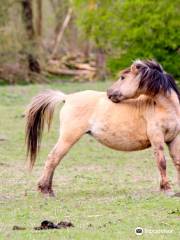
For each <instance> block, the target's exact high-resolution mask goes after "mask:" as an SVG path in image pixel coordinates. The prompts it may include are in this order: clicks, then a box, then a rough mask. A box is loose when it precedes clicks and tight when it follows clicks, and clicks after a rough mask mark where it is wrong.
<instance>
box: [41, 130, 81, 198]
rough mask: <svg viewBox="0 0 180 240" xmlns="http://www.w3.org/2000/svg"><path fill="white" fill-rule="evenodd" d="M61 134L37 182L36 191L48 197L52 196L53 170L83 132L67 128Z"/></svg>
mask: <svg viewBox="0 0 180 240" xmlns="http://www.w3.org/2000/svg"><path fill="white" fill-rule="evenodd" d="M62 133H63V134H60V137H59V139H58V141H57V143H56V145H55V146H54V148H53V149H52V151H51V152H50V154H49V155H48V158H47V160H46V163H45V166H44V170H43V173H42V176H41V178H40V180H39V182H38V190H39V191H40V192H41V193H43V194H45V195H49V196H54V192H53V190H52V179H53V174H54V171H55V168H56V167H57V166H58V164H59V163H60V161H61V159H62V158H63V157H64V156H65V155H66V154H67V153H68V151H69V150H70V148H71V147H72V146H73V144H74V143H75V142H76V141H78V140H79V138H80V137H81V136H82V135H83V132H77V131H75V129H71V127H69V126H67V127H66V128H65V129H63V131H62Z"/></svg>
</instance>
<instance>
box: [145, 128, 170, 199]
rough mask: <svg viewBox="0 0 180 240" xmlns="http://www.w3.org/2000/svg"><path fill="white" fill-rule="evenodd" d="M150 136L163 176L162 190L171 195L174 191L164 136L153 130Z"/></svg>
mask: <svg viewBox="0 0 180 240" xmlns="http://www.w3.org/2000/svg"><path fill="white" fill-rule="evenodd" d="M155 132H156V134H155ZM149 137H150V142H151V146H152V148H153V151H154V156H155V159H156V162H157V166H158V169H159V172H160V176H161V181H160V190H161V191H163V192H164V193H165V194H166V195H168V196H171V195H173V194H174V192H173V191H172V189H171V186H170V184H169V181H168V177H167V173H166V159H165V156H164V136H163V135H162V133H160V132H157V131H153V133H149Z"/></svg>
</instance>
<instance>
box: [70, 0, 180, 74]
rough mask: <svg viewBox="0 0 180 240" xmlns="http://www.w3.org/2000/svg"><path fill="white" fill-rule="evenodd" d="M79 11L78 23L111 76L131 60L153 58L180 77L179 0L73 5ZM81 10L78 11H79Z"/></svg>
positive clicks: (82, 2)
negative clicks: (105, 56) (101, 54)
mask: <svg viewBox="0 0 180 240" xmlns="http://www.w3.org/2000/svg"><path fill="white" fill-rule="evenodd" d="M74 2H75V5H76V6H77V11H78V9H79V10H80V11H81V14H78V23H79V25H80V26H81V27H82V29H83V30H84V32H85V33H86V34H87V35H88V37H90V38H91V39H92V41H93V42H95V44H96V45H97V46H100V47H103V48H104V49H105V50H106V52H107V53H108V55H109V58H108V61H107V66H108V67H109V68H110V70H111V72H112V73H116V72H117V71H118V70H119V69H120V68H124V67H127V66H129V64H131V62H132V60H134V59H135V58H155V59H157V60H158V61H159V62H160V63H161V64H162V65H163V66H164V68H165V69H166V71H168V72H170V73H172V74H173V75H174V76H176V77H180V72H179V67H180V2H179V0H173V1H169V0H160V1H155V0H134V1H131V0H126V1H123V0H114V1H111V0H109V1H108V0H106V1H102V0H99V1H94V2H96V4H95V8H94V9H90V8H88V4H90V1H80V0H77V1H74ZM80 6H81V7H80Z"/></svg>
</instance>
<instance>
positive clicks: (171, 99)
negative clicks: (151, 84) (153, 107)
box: [155, 89, 180, 117]
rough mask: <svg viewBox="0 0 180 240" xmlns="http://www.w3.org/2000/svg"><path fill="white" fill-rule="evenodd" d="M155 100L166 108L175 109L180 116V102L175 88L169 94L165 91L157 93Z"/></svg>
mask: <svg viewBox="0 0 180 240" xmlns="http://www.w3.org/2000/svg"><path fill="white" fill-rule="evenodd" d="M155 101H156V103H157V104H158V105H159V106H162V107H164V108H165V109H168V108H171V109H173V110H175V112H176V114H177V115H178V116H179V117H180V102H179V98H178V96H177V94H176V92H175V91H174V90H172V89H171V91H170V92H169V93H168V94H167V95H165V94H163V93H161V94H157V96H156V97H155Z"/></svg>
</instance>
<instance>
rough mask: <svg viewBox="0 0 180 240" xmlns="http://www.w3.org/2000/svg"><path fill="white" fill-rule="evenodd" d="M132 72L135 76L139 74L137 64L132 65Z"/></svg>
mask: <svg viewBox="0 0 180 240" xmlns="http://www.w3.org/2000/svg"><path fill="white" fill-rule="evenodd" d="M131 72H132V73H133V74H135V75H137V74H138V72H139V70H138V68H137V66H136V65H135V64H132V65H131Z"/></svg>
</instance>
